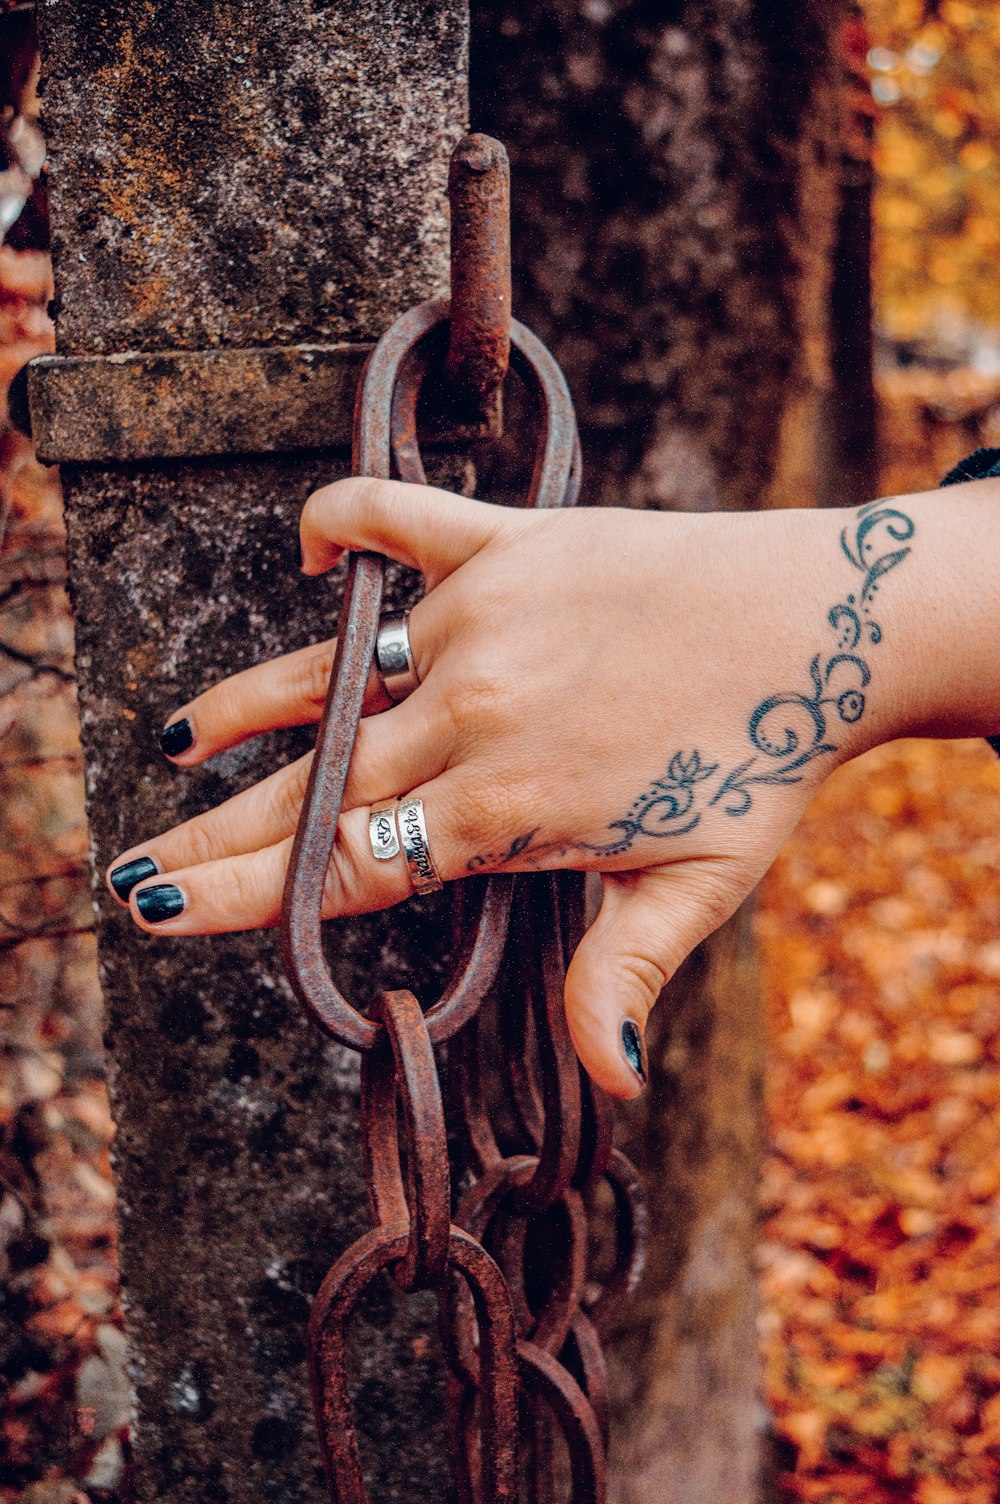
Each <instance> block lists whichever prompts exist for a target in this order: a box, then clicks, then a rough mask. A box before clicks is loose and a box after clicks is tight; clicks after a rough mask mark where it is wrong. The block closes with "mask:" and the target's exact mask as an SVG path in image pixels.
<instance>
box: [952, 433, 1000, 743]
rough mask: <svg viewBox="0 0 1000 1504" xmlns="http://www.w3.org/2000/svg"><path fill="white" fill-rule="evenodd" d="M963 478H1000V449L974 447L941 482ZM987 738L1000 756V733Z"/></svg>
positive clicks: (953, 483) (955, 481) (953, 484)
mask: <svg viewBox="0 0 1000 1504" xmlns="http://www.w3.org/2000/svg"><path fill="white" fill-rule="evenodd" d="M963 480H1000V449H974V450H973V452H972V453H971V454H967V455H966V456H965V459H964V460H959V462H958V464H957V465H956V466H955V468H954V469H953V470H949V471H948V474H947V475H946V476H945V478H944V480H943V481H942V482H941V484H942V486H955V485H957V484H958V483H959V481H963ZM986 740H987V741H988V742H989V744H990V746H991V747H992V748H993V750H994V752H995V753H996V755H997V756H998V757H1000V734H998V735H997V736H988V737H987V738H986Z"/></svg>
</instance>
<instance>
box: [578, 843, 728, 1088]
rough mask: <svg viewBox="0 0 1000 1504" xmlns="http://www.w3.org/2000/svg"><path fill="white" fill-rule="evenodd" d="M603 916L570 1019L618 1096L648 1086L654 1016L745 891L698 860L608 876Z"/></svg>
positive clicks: (597, 1076)
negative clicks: (648, 1037) (679, 973)
mask: <svg viewBox="0 0 1000 1504" xmlns="http://www.w3.org/2000/svg"><path fill="white" fill-rule="evenodd" d="M603 883H604V901H603V903H602V905H601V910H600V913H599V914H598V916H597V918H596V919H595V920H594V923H593V924H592V925H591V927H590V929H589V930H588V931H587V933H586V934H585V935H584V937H583V939H582V940H581V941H580V944H579V945H578V946H577V950H576V954H575V955H574V957H573V960H572V962H571V963H570V967H569V970H568V972H567V973H566V1020H567V1023H568V1024H569V1032H570V1035H571V1037H572V1040H573V1044H574V1046H575V1048H576V1052H577V1054H578V1055H579V1057H580V1060H581V1061H582V1063H583V1065H584V1068H585V1069H586V1071H587V1072H588V1074H589V1075H590V1076H591V1077H592V1078H593V1079H594V1081H596V1082H597V1084H598V1086H600V1087H602V1088H603V1090H604V1091H606V1092H610V1094H611V1095H612V1096H614V1097H636V1096H638V1094H639V1092H640V1091H641V1090H642V1088H643V1086H644V1085H645V1080H646V1049H645V1044H644V1042H643V1035H644V1033H645V1028H646V1020H647V1018H648V1017H649V1014H650V1012H651V1011H652V1008H653V1004H654V1003H655V1002H656V1000H657V998H658V997H659V995H660V993H661V992H662V991H663V989H664V987H665V986H666V985H667V983H668V982H669V980H670V978H671V977H672V976H673V974H674V972H675V971H676V970H677V968H678V966H679V965H680V964H681V962H682V961H683V960H684V958H685V957H686V956H687V955H688V954H689V952H690V951H692V950H693V949H694V947H695V946H696V945H697V944H698V943H699V942H700V941H701V940H704V938H705V936H706V935H709V934H711V933H712V931H713V930H714V929H716V928H717V927H718V926H719V925H720V924H721V923H722V922H723V920H725V919H728V917H729V915H730V914H731V913H732V912H733V911H734V910H735V909H736V907H737V905H738V903H739V901H740V898H741V896H742V895H741V894H740V893H739V892H737V891H735V889H733V890H730V887H729V884H727V883H725V882H724V880H723V878H722V877H721V875H720V873H719V871H718V869H716V868H714V867H708V866H707V865H703V864H696V863H694V862H685V863H676V864H674V865H671V866H668V867H656V868H653V869H649V868H647V869H646V870H644V871H642V872H621V873H614V874H612V873H604V874H603Z"/></svg>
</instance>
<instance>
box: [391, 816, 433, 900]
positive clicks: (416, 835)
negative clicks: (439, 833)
mask: <svg viewBox="0 0 1000 1504" xmlns="http://www.w3.org/2000/svg"><path fill="white" fill-rule="evenodd" d="M396 828H397V830H398V831H399V840H400V844H401V845H402V848H403V855H404V856H405V858H406V865H407V867H408V868H409V870H410V881H411V882H412V884H413V891H414V893H436V892H437V890H438V888H441V887H443V886H444V884H443V883H442V881H441V878H440V875H439V873H438V870H437V868H436V867H435V865H434V858H433V857H432V856H431V847H430V842H429V841H428V839H427V823H426V821H425V820H424V801H423V800H422V799H400V800H398V801H397V804H396Z"/></svg>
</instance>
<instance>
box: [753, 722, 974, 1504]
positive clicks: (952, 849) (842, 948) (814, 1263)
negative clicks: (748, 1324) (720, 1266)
mask: <svg viewBox="0 0 1000 1504" xmlns="http://www.w3.org/2000/svg"><path fill="white" fill-rule="evenodd" d="M998 832H1000V761H998V760H997V758H996V757H995V756H994V755H993V754H992V753H991V752H990V751H989V750H988V749H987V748H986V746H985V745H984V744H982V743H971V742H959V743H933V742H902V743H896V744H894V745H891V746H888V747H884V748H881V749H879V750H878V751H877V752H875V753H872V754H870V755H869V756H868V757H866V758H864V759H862V760H860V761H859V762H857V763H854V764H851V765H850V766H848V767H847V768H844V769H842V770H841V771H840V772H839V773H837V774H836V775H835V776H834V777H833V778H832V779H831V780H830V782H829V783H828V784H827V785H826V787H825V788H824V789H823V791H822V792H821V793H820V795H819V796H818V798H817V799H816V800H815V801H814V803H813V805H812V806H811V808H810V810H809V812H808V814H807V816H806V819H805V820H804V821H803V823H802V826H801V827H800V829H799V831H798V833H797V835H796V837H795V838H794V840H793V841H792V843H791V844H790V845H789V846H788V847H787V849H786V850H785V852H784V854H783V855H782V857H781V858H780V860H779V861H778V863H777V865H776V866H775V868H774V869H773V871H772V873H771V874H770V876H769V877H768V878H767V879H766V881H765V884H764V889H763V895H762V906H761V912H760V916H759V933H760V939H761V942H762V953H763V961H764V966H765V975H766V984H767V986H766V992H767V997H768V1000H769V1002H768V1006H769V1013H770V1035H771V1052H770V1057H769V1060H770V1084H769V1102H770V1115H771V1143H772V1148H771V1153H770V1156H769V1158H768V1161H767V1168H766V1174H765V1184H764V1205H765V1211H766V1214H767V1224H766V1229H765V1236H764V1241H763V1247H762V1263H763V1276H764V1297H765V1305H766V1312H765V1316H764V1318H763V1338H764V1350H765V1362H766V1372H767V1389H768V1398H769V1400H770V1403H771V1406H772V1408H773V1411H774V1415H775V1426H776V1430H777V1432H778V1436H779V1438H780V1440H781V1442H782V1444H783V1445H782V1450H783V1452H784V1453H785V1461H786V1463H787V1469H786V1471H785V1473H784V1475H783V1479H782V1489H783V1493H784V1496H785V1497H786V1498H788V1499H795V1500H799V1499H801V1500H815V1501H820V1500H823V1501H827V1504H834V1501H839V1500H849V1499H851V1500H853V1499H864V1500H865V1504H898V1501H899V1500H903V1499H905V1500H914V1501H916V1504H960V1501H961V1504H988V1501H992V1500H993V1499H995V1498H996V1497H997V1492H998V1488H1000V1217H998V1208H1000V938H998V937H1000V880H998V879H1000V833H998Z"/></svg>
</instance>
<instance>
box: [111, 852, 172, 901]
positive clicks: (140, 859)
mask: <svg viewBox="0 0 1000 1504" xmlns="http://www.w3.org/2000/svg"><path fill="white" fill-rule="evenodd" d="M159 870H160V869H159V868H158V867H157V865H156V863H155V862H154V861H153V859H152V857H149V856H137V857H134V858H133V860H132V861H131V862H122V864H121V866H120V867H112V869H111V871H110V872H109V873H108V881H109V882H110V883H111V886H112V887H113V888H114V890H115V892H116V893H117V894H118V897H119V898H120V899H121V901H122V903H128V896H129V894H130V893H131V891H132V889H133V888H134V887H135V885H136V883H141V882H143V881H144V879H145V878H147V877H153V876H155V874H156V873H157V872H158V871H159Z"/></svg>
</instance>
